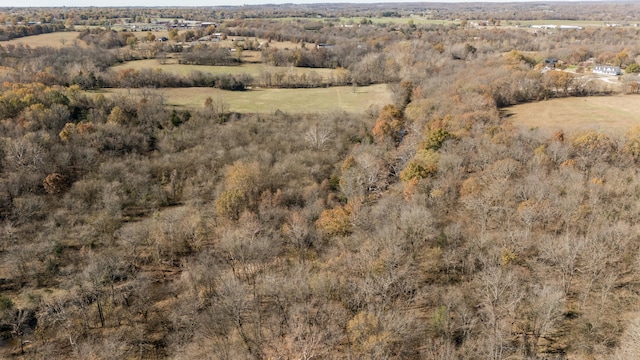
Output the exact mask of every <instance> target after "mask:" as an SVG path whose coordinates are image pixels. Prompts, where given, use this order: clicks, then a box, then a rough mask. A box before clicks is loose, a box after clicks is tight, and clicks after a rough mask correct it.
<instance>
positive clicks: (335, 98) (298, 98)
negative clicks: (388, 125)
mask: <svg viewBox="0 0 640 360" xmlns="http://www.w3.org/2000/svg"><path fill="white" fill-rule="evenodd" d="M138 91H139V90H131V92H130V94H131V95H132V96H136V95H137V92H138ZM157 91H158V92H160V93H161V94H162V95H163V97H164V99H165V103H166V104H167V105H169V106H175V107H185V108H201V107H202V106H203V105H204V102H205V100H206V98H207V97H211V98H221V99H222V100H223V101H224V102H225V103H227V104H228V105H229V110H230V111H235V112H241V113H273V112H275V111H276V110H280V111H284V112H291V113H322V112H329V111H336V110H343V111H347V112H352V113H359V112H363V111H365V110H366V109H368V108H369V107H370V106H372V105H385V104H388V103H390V102H391V92H390V91H389V89H388V87H387V86H386V85H372V86H363V87H358V88H355V91H354V88H353V87H350V86H342V87H331V88H318V89H253V90H249V91H242V92H238V91H235V92H233V91H224V90H219V89H214V88H182V89H175V88H171V89H159V90H157ZM105 92H106V94H121V95H128V94H129V92H128V91H127V90H126V89H109V90H105Z"/></svg>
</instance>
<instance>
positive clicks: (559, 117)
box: [504, 95, 640, 135]
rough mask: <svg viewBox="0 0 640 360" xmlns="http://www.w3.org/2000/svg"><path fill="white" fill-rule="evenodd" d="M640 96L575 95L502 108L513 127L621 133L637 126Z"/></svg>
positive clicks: (639, 112) (550, 131) (546, 130)
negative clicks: (574, 96)
mask: <svg viewBox="0 0 640 360" xmlns="http://www.w3.org/2000/svg"><path fill="white" fill-rule="evenodd" d="M638 101H640V95H619V96H601V97H578V98H564V99H552V100H548V101H540V102H535V103H528V104H521V105H516V106H512V107H509V108H506V109H504V112H505V114H506V115H508V116H509V115H510V116H509V119H510V120H511V121H512V122H513V124H515V125H516V126H519V127H522V128H525V129H537V130H538V131H540V132H543V133H545V134H546V133H552V132H554V131H557V130H563V131H565V132H578V131H586V130H597V131H600V132H604V133H607V134H612V135H615V134H620V133H623V132H625V131H627V130H628V129H630V128H632V127H634V126H637V125H640V108H639V107H637V106H636V104H637V103H638Z"/></svg>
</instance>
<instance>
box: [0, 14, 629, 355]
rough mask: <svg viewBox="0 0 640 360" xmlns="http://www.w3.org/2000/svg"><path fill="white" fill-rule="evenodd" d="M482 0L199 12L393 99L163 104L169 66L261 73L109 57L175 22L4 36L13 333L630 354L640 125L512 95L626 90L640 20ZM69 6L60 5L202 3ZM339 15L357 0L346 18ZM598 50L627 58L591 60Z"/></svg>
mask: <svg viewBox="0 0 640 360" xmlns="http://www.w3.org/2000/svg"><path fill="white" fill-rule="evenodd" d="M416 6H417V5H416ZM475 6H476V5H474V8H472V9H470V8H469V7H468V5H465V6H462V5H442V7H443V8H445V9H446V11H445V10H443V12H442V13H441V14H448V15H446V16H445V15H439V16H441V17H444V18H446V19H449V20H451V21H452V22H451V23H450V24H446V25H442V24H430V23H422V24H418V22H417V21H416V22H409V21H407V22H392V21H384V22H379V23H374V22H373V21H367V19H369V20H373V19H376V17H375V16H376V14H375V13H373V10H370V9H369V10H363V9H366V6H365V5H362V6H361V5H352V6H351V7H350V6H347V5H344V6H337V5H336V7H335V8H334V7H333V6H331V7H328V8H327V10H326V12H323V13H322V14H320V15H321V18H329V17H330V19H331V20H327V21H324V19H323V21H320V20H318V19H319V17H318V16H316V15H319V14H317V13H313V14H314V17H313V18H312V19H304V18H299V19H291V20H287V19H284V20H283V19H282V17H284V16H294V15H295V16H300V15H301V13H300V12H301V11H310V10H309V8H308V7H302V8H299V9H296V8H295V7H293V9H294V10H292V5H291V6H288V5H283V6H282V7H278V6H264V7H242V8H233V7H225V8H212V9H210V11H211V12H210V13H207V14H208V15H209V16H210V17H211V18H210V19H208V18H205V17H202V18H198V19H199V20H200V21H206V20H211V21H215V22H217V23H218V25H217V28H216V30H215V32H214V31H210V32H211V34H213V33H217V32H222V33H224V35H226V36H244V37H247V38H251V43H252V44H253V40H254V39H253V38H255V40H256V42H257V39H263V38H264V39H267V38H271V39H272V42H277V41H290V42H292V43H293V44H300V46H299V47H296V48H288V49H278V50H276V49H275V46H272V47H266V48H265V49H257V48H256V49H253V48H251V49H250V48H249V45H247V48H246V49H245V48H244V46H245V45H238V46H237V47H235V48H234V49H235V51H237V52H246V51H260V53H261V55H262V61H263V63H265V64H269V65H270V66H276V67H277V66H286V67H289V66H306V67H327V68H339V69H341V71H342V75H343V77H341V78H340V81H336V82H335V83H331V82H328V83H325V84H323V85H322V86H333V85H345V84H349V85H352V86H353V87H354V91H357V89H358V86H359V85H364V84H381V83H386V84H388V86H389V89H390V91H391V93H392V94H393V103H390V104H386V105H384V106H380V107H377V106H372V107H370V108H369V109H365V110H363V111H362V112H360V113H347V112H332V113H315V112H313V111H309V112H304V113H285V112H282V111H275V112H266V113H265V112H256V113H238V112H234V111H232V110H230V109H229V107H228V105H227V104H226V103H225V101H224V97H222V98H216V99H212V98H209V99H207V100H206V101H205V103H203V104H202V106H198V107H168V106H167V105H166V103H165V99H164V98H163V95H162V92H161V90H159V89H161V88H163V87H190V86H209V87H218V88H222V89H229V90H234V91H243V90H244V91H246V90H247V88H248V87H253V86H261V87H262V88H264V89H266V90H265V91H268V90H269V87H270V85H269V84H267V83H265V82H260V81H259V80H256V79H255V78H253V77H251V76H249V75H246V74H241V75H220V76H218V75H206V74H203V73H198V72H194V73H191V74H188V75H179V74H171V75H169V74H164V73H162V71H156V70H154V69H148V70H145V69H143V70H131V71H130V70H122V71H114V70H113V69H111V66H113V65H114V64H117V63H120V62H122V61H125V60H127V61H129V60H131V61H133V60H135V59H143V58H154V59H158V63H159V65H158V66H159V67H161V64H162V61H165V60H166V57H171V58H173V59H183V56H184V55H185V51H193V50H185V47H184V46H183V45H184V44H181V45H180V46H179V44H178V42H179V39H178V38H175V39H172V40H170V41H167V42H166V43H164V42H162V43H160V42H157V41H150V40H147V41H145V40H135V41H130V40H127V39H129V38H136V39H138V37H137V35H131V34H132V32H122V31H120V32H116V31H114V30H112V29H109V28H101V29H98V28H94V29H92V30H86V31H81V32H79V33H78V34H79V38H78V41H84V42H86V45H87V47H86V48H84V47H80V46H77V45H74V44H65V46H62V47H57V48H53V47H29V46H14V45H11V46H7V45H4V44H3V43H2V42H0V77H2V80H3V82H2V83H0V357H2V358H8V359H12V358H13V359H568V358H571V359H636V358H639V357H640V345H639V344H640V315H639V314H640V313H639V312H638V311H640V302H639V300H640V298H639V291H640V288H639V284H640V272H639V270H638V269H639V267H638V265H639V261H640V257H639V256H640V253H639V252H638V249H639V248H640V246H639V245H640V236H639V235H638V234H639V233H638V230H639V229H638V225H637V222H638V219H640V202H639V200H640V180H639V179H640V177H639V176H638V175H639V168H636V166H638V162H639V161H640V127H631V128H628V129H626V128H625V129H617V130H615V131H613V132H609V131H607V132H597V131H585V132H571V131H563V130H559V131H555V132H553V133H552V135H548V134H547V133H546V132H544V131H539V129H530V128H524V127H521V126H519V124H517V123H513V122H512V121H511V119H510V118H509V117H505V116H502V115H503V113H504V112H503V107H505V106H508V105H513V104H518V103H523V102H533V101H540V102H544V101H545V100H547V99H550V98H563V97H581V96H610V95H615V94H619V93H629V94H632V93H637V91H638V89H639V87H638V81H639V79H638V75H637V72H636V71H635V70H634V69H640V66H639V65H638V63H640V43H639V42H638V39H639V38H640V37H639V35H640V29H639V28H637V27H635V26H631V25H629V24H626V25H627V26H619V27H607V26H605V25H604V24H603V25H602V26H591V27H585V28H583V29H580V30H575V29H572V30H560V29H554V30H547V29H545V30H544V31H543V30H539V29H534V28H528V27H524V28H523V27H516V26H515V21H517V20H519V19H520V18H522V19H524V18H528V17H532V18H541V19H546V18H544V17H542V16H539V15H540V13H539V12H538V10H539V8H538V7H533V8H532V9H531V11H530V12H527V13H524V12H522V13H518V14H517V15H518V18H517V19H516V18H508V17H506V15H505V14H504V13H499V12H498V10H497V9H496V8H495V7H494V6H491V5H486V7H483V6H485V5H484V4H483V5H481V4H477V7H478V9H477V10H476V9H475ZM512 6H513V7H508V9H522V6H525V5H523V4H519V5H512ZM549 6H550V7H551V6H552V5H549ZM606 6H608V5H604V4H600V3H595V4H593V6H592V3H589V7H585V9H583V12H581V13H580V16H579V18H580V19H583V18H585V19H590V20H591V19H594V18H596V17H597V15H596V14H599V13H601V10H602V9H603V8H604V7H606ZM626 6H627V7H625V9H627V10H625V11H626V13H628V14H630V13H633V11H638V10H639V9H640V7H638V6H637V5H635V4H626ZM525 8H526V7H525ZM552 8H553V9H554V11H555V12H554V13H553V14H554V15H553V16H554V18H556V17H560V18H563V17H562V15H564V18H568V16H569V15H570V13H568V12H562V11H563V10H564V11H566V9H575V7H573V6H569V5H566V4H564V5H557V6H555V7H552ZM301 9H302V10H301ZM311 9H313V6H311ZM581 9H582V8H581ZM435 10H436V9H429V8H428V7H427V6H424V9H423V10H422V11H423V12H420V14H422V15H420V16H425V17H426V16H427V14H434V13H436V11H435ZM12 11H13V10H12ZM16 11H17V10H16ZM24 11H25V12H26V13H24V15H20V16H21V17H22V19H23V20H24V21H27V20H29V16H32V17H35V16H36V14H39V15H42V17H43V18H46V16H44V15H45V14H46V13H48V12H50V11H49V10H42V14H40V13H38V12H37V11H36V10H33V13H32V14H31V15H29V14H27V13H28V12H29V11H32V10H29V11H27V10H24ZM65 11H66V13H64V15H65V16H64V18H63V17H62V16H60V15H59V14H58V10H56V11H55V12H53V14H52V20H51V21H53V19H54V18H55V19H59V20H60V21H62V20H65V22H66V23H67V26H68V27H71V26H81V25H92V26H97V25H100V22H102V21H103V20H101V19H102V18H104V19H110V20H115V19H118V18H120V17H123V18H125V17H126V18H128V19H132V20H131V21H145V19H146V18H149V19H152V18H156V17H160V15H161V14H163V15H162V16H165V17H169V16H173V17H175V18H176V19H177V18H179V17H184V19H189V18H194V17H195V16H194V15H192V16H191V17H189V12H190V11H193V9H148V10H145V9H138V8H136V9H124V10H123V9H119V10H118V9H104V10H101V11H102V13H100V14H96V11H98V10H97V9H93V8H92V9H67V10H65ZM523 11H524V10H523ZM62 12H63V11H62V10H60V14H62ZM274 12H278V13H277V14H278V15H277V16H276V15H274ZM619 12H622V11H619ZM194 13H195V11H194ZM83 14H84V18H83V17H82V16H83ZM350 14H352V15H353V16H358V17H362V18H363V20H364V21H361V22H358V23H354V22H353V21H351V22H348V21H344V22H341V21H342V20H339V18H338V17H339V16H348V15H350ZM544 14H548V12H544ZM612 14H613V15H611V16H618V15H617V14H618V12H612ZM39 15H38V16H39ZM307 15H308V14H307ZM381 15H382V14H381ZM384 15H387V16H388V15H394V16H395V15H397V16H398V17H399V18H402V17H403V16H404V17H406V16H408V14H404V13H403V12H401V13H398V14H391V13H389V14H384ZM3 16H5V18H4V19H5V21H6V22H7V23H10V22H11V19H15V18H12V16H16V15H15V14H14V13H9V12H7V13H6V14H5V15H3ZM368 16H371V17H370V18H369V17H368ZM475 16H477V18H476V19H481V18H482V19H483V18H487V19H486V20H489V19H488V18H492V19H493V20H494V21H493V24H492V25H479V24H476V25H474V24H472V22H474V21H472V20H473V18H475ZM619 16H620V17H618V18H613V19H603V22H604V21H609V20H612V21H618V20H619V21H620V22H621V23H622V22H623V21H628V19H625V18H623V17H622V15H619ZM70 19H71V20H70ZM455 19H459V20H460V19H462V20H464V22H463V21H462V20H460V21H456V20H455ZM496 19H498V20H501V21H502V22H501V24H499V23H498V22H496V21H495V20H496ZM509 19H510V20H509ZM0 20H1V19H0ZM23 20H20V21H18V20H15V21H14V22H15V23H16V24H15V25H13V24H12V25H10V26H18V23H19V22H21V21H23ZM405 20H406V18H405ZM104 21H106V20H104ZM149 21H150V22H151V20H149ZM287 21H288V22H287ZM506 21H513V22H514V24H513V25H510V26H507V25H506V24H505V22H506ZM0 22H1V21H0ZM284 22H287V23H286V24H288V25H287V26H284V25H283V24H285V23H284ZM344 25H354V26H344ZM7 26H9V25H7ZM209 30H212V29H209ZM185 31H190V30H179V31H178V34H176V36H180V33H183V34H184V32H185ZM193 31H194V34H193V35H194V36H195V30H193ZM203 31H204V30H203ZM123 34H125V35H123ZM189 36H191V35H189ZM277 38H278V39H279V40H276V39H277ZM221 41H223V40H221ZM246 43H247V44H249V41H246ZM321 43H328V44H331V45H332V46H333V47H331V48H318V46H317V45H318V44H321ZM302 44H305V46H304V47H303V46H302ZM67 45H68V46H67ZM194 46H195V45H193V46H191V48H193V47H194ZM201 46H202V47H200V48H198V49H199V50H198V51H203V52H205V53H206V52H211V53H212V54H213V53H216V54H221V51H222V50H221V49H222V46H223V45H220V44H207V45H201ZM251 46H253V45H251ZM227 51H228V49H226V50H224V54H223V55H224V56H227V55H229V56H233V55H230V54H231V52H230V51H229V52H228V53H227ZM192 55H193V54H192ZM200 55H201V54H200ZM221 56H222V55H221ZM225 58H226V57H225ZM190 59H191V58H190ZM235 59H236V60H233V61H238V62H240V63H241V62H242V61H243V60H242V57H241V56H236V58H235ZM549 59H554V60H555V61H554V65H555V66H553V67H551V66H550V65H549V64H550V61H548V60H549ZM600 64H605V65H612V66H620V67H621V68H622V69H623V75H621V76H619V77H611V78H607V79H609V80H611V79H613V80H611V81H609V82H607V81H602V76H599V75H596V74H593V73H592V70H593V67H594V66H595V65H600ZM216 76H217V77H216ZM134 80H135V81H134ZM221 84H222V85H221ZM271 86H272V87H280V86H281V84H280V83H279V84H278V85H275V84H271ZM105 87H117V88H124V89H131V88H141V89H143V90H142V91H138V92H134V93H132V92H131V91H128V92H126V93H125V92H124V91H123V92H121V94H122V95H118V96H105V95H104V94H103V93H101V92H100V91H99V90H100V89H102V88H105ZM296 87H297V86H296ZM299 91H305V90H304V89H300V90H299ZM228 94H229V96H232V94H233V92H232V91H229V92H228ZM630 99H633V100H630V101H637V98H635V97H630ZM288 101H296V99H290V100H288ZM629 106H635V104H634V103H630V104H629ZM638 120H639V121H640V119H638Z"/></svg>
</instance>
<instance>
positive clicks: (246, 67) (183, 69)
mask: <svg viewBox="0 0 640 360" xmlns="http://www.w3.org/2000/svg"><path fill="white" fill-rule="evenodd" d="M111 69H113V70H115V71H120V70H124V69H134V70H142V69H161V70H162V71H163V72H166V73H172V74H176V75H181V76H187V75H189V74H191V73H192V72H194V71H201V72H204V73H210V74H214V75H218V74H232V75H235V74H248V75H251V76H259V75H260V74H261V73H262V72H263V71H264V70H266V69H271V70H272V71H274V72H281V71H283V72H291V71H292V72H294V73H295V74H302V73H306V74H310V73H314V72H315V73H316V74H318V75H320V76H322V78H323V79H328V78H330V77H331V75H333V73H334V71H335V70H333V69H311V68H289V67H271V66H268V65H263V64H254V63H245V64H243V65H237V66H206V65H184V64H178V62H177V60H176V59H169V60H168V61H167V63H166V64H164V65H162V64H160V62H159V61H158V60H155V59H149V60H136V61H130V62H127V63H124V64H119V65H116V66H113V67H112V68H111Z"/></svg>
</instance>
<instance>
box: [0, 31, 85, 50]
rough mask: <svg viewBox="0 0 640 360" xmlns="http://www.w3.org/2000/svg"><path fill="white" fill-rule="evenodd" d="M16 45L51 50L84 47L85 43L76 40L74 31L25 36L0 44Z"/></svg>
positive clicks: (76, 35)
mask: <svg viewBox="0 0 640 360" xmlns="http://www.w3.org/2000/svg"><path fill="white" fill-rule="evenodd" d="M18 44H22V45H28V46H30V47H42V46H48V47H52V48H62V47H65V46H67V47H69V46H75V45H78V46H81V47H86V43H85V42H84V41H80V40H78V33H77V32H75V31H67V32H55V33H49V34H41V35H34V36H25V37H22V38H18V39H13V40H9V41H3V42H0V45H2V46H6V45H18Z"/></svg>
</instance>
